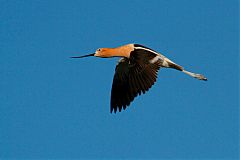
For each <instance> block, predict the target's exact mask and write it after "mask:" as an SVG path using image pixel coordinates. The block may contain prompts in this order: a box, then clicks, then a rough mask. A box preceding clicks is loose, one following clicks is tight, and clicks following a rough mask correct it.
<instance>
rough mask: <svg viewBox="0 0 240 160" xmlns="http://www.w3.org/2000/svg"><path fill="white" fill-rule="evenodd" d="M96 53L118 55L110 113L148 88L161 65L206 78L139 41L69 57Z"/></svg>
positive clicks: (127, 103) (105, 55)
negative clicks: (185, 68) (187, 69)
mask: <svg viewBox="0 0 240 160" xmlns="http://www.w3.org/2000/svg"><path fill="white" fill-rule="evenodd" d="M87 56H96V57H102V58H110V57H121V59H120V60H119V62H118V64H117V66H116V69H115V74H114V78H113V84H112V91H111V113H112V111H114V112H115V113H116V112H117V109H118V110H119V112H121V110H122V109H124V110H125V109H126V107H127V106H129V105H130V103H131V102H132V101H133V99H134V98H135V97H136V96H138V95H141V93H143V94H144V93H145V92H146V91H148V90H149V89H150V88H151V86H152V85H153V84H154V83H155V82H156V79H157V73H158V71H159V69H160V68H161V67H163V68H173V69H176V70H179V71H182V72H184V73H186V74H188V75H190V76H192V77H194V78H197V79H199V80H205V81H206V80H207V79H206V78H205V77H204V76H203V75H201V74H196V73H192V72H189V71H186V70H184V68H183V67H181V66H179V65H178V64H176V63H174V62H173V61H171V60H169V59H168V58H166V57H165V56H163V55H162V54H160V53H158V52H156V51H154V50H152V49H150V48H148V47H145V46H142V45H139V44H127V45H124V46H120V47H117V48H100V49H98V50H96V52H95V53H93V54H89V55H85V56H79V57H72V58H82V57H87Z"/></svg>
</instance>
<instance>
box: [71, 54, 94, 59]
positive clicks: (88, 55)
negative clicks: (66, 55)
mask: <svg viewBox="0 0 240 160" xmlns="http://www.w3.org/2000/svg"><path fill="white" fill-rule="evenodd" d="M94 54H95V53H92V54H87V55H84V56H77V57H70V58H83V57H90V56H94Z"/></svg>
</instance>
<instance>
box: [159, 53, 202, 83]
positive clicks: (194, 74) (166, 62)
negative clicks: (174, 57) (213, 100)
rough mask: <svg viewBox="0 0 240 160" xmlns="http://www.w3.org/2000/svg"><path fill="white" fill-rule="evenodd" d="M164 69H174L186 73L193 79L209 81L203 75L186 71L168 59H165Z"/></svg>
mask: <svg viewBox="0 0 240 160" xmlns="http://www.w3.org/2000/svg"><path fill="white" fill-rule="evenodd" d="M162 67H167V68H174V69H176V70H179V71H182V72H183V73H185V74H187V75H189V76H191V77H193V78H197V79H199V80H204V81H207V78H206V77H204V76H203V75H202V74H197V73H193V72H189V71H186V70H184V68H183V67H182V66H179V65H178V64H176V63H174V62H172V61H171V60H170V59H168V58H166V57H164V58H163V63H162Z"/></svg>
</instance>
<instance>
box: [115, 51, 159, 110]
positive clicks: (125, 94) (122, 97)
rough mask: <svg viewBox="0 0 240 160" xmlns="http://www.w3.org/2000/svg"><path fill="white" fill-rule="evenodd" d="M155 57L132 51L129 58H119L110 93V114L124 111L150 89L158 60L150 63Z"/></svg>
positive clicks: (147, 53) (144, 52) (154, 78)
mask: <svg viewBox="0 0 240 160" xmlns="http://www.w3.org/2000/svg"><path fill="white" fill-rule="evenodd" d="M156 56H157V55H156V54H154V53H152V52H149V51H145V50H134V51H133V52H132V53H131V56H130V58H129V59H128V58H121V59H120V61H119V63H118V64H117V66H116V69H115V75H114V78H113V84H112V92H111V113H112V111H114V112H115V113H116V112H117V108H118V110H119V112H121V110H122V108H123V109H124V110H125V109H126V107H127V106H129V104H130V102H132V101H133V100H134V98H135V97H136V96H138V95H141V93H143V94H144V93H145V92H146V91H148V90H149V88H151V87H152V85H153V84H154V82H155V81H156V79H157V73H158V70H159V68H160V62H161V61H160V60H156V61H155V62H154V63H151V62H150V60H152V59H153V58H155V57H156Z"/></svg>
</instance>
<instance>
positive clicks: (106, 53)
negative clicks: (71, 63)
mask: <svg viewBox="0 0 240 160" xmlns="http://www.w3.org/2000/svg"><path fill="white" fill-rule="evenodd" d="M110 50H111V49H110V48H99V49H97V50H96V51H95V53H91V54H87V55H83V56H77V57H71V58H83V57H89V56H95V57H102V58H107V57H110V55H111V51H110Z"/></svg>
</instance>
